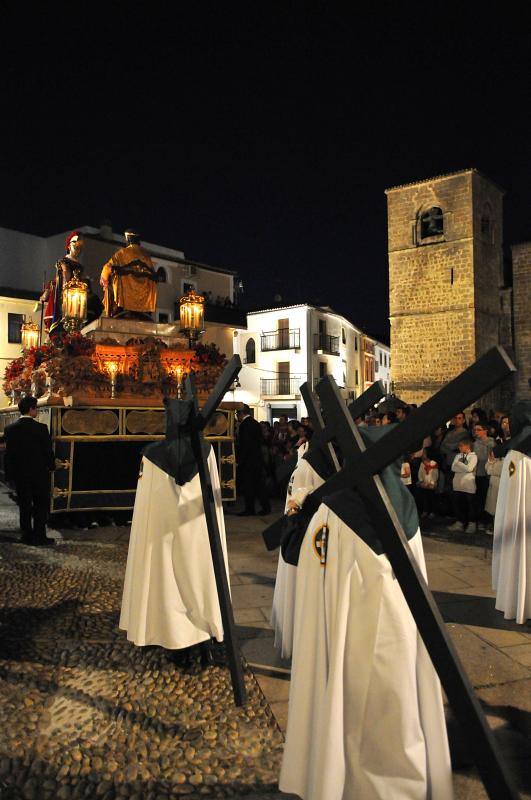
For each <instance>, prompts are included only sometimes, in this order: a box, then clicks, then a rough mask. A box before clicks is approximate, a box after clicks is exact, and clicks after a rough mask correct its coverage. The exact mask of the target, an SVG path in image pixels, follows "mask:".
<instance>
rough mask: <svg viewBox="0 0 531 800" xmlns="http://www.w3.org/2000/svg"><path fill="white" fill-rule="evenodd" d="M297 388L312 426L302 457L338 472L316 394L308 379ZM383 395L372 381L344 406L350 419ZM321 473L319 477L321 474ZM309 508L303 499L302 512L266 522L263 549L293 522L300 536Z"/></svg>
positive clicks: (287, 531)
mask: <svg viewBox="0 0 531 800" xmlns="http://www.w3.org/2000/svg"><path fill="white" fill-rule="evenodd" d="M300 392H301V395H302V398H303V400H304V403H305V405H306V409H307V411H308V416H309V417H310V421H311V423H312V427H313V436H312V439H311V442H310V448H309V450H308V452H307V453H305V455H304V458H305V459H306V461H307V462H308V463H309V464H310V466H312V467H313V468H314V469H315V471H316V472H318V473H319V474H321V472H320V469H322V467H323V466H324V467H325V472H324V474H327V472H326V470H328V474H333V473H334V472H338V471H339V469H340V466H339V461H338V459H337V455H336V451H335V450H334V447H333V446H332V444H331V439H332V438H333V437H332V435H331V433H330V431H329V430H328V429H327V427H326V426H325V422H324V420H323V416H322V414H321V409H320V408H319V405H318V404H317V402H316V397H315V395H314V393H313V392H312V390H311V389H310V385H309V383H307V382H306V383H303V384H302V385H301V387H300ZM384 395H385V389H384V385H383V383H382V382H381V381H376V383H374V384H373V385H372V386H370V387H369V388H368V389H367V390H366V391H365V392H363V394H361V395H360V396H359V397H358V399H357V400H355V401H354V402H353V403H351V404H350V406H349V407H348V410H349V412H350V413H351V415H352V419H356V418H357V417H359V416H361V415H363V414H365V413H366V412H367V411H368V410H369V409H370V408H372V406H373V405H374V404H375V403H377V402H378V400H380V399H381V398H382V397H384ZM323 458H324V464H323ZM321 477H323V475H322V474H321ZM309 497H312V495H309ZM311 508H313V506H310V505H308V500H307V501H306V502H305V503H304V506H303V511H304V513H301V515H297V517H296V518H291V519H288V518H287V517H286V516H282V517H280V519H278V520H276V521H275V522H273V523H272V524H271V525H269V526H268V527H267V528H266V529H265V530H264V531H263V534H262V535H263V538H264V542H265V545H266V547H267V549H268V550H275V549H276V548H277V547H279V546H280V545H281V543H282V541H283V539H284V537H285V536H286V535H288V536H290V531H291V529H292V528H293V526H296V527H297V528H298V529H299V533H298V539H300V537H301V536H304V532H305V531H304V530H303V528H305V526H304V521H305V520H306V519H307V520H308V522H309V520H310V518H311V517H312V515H313V513H314V511H312V510H311ZM295 549H296V548H295ZM290 563H291V562H290Z"/></svg>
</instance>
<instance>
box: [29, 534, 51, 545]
mask: <svg viewBox="0 0 531 800" xmlns="http://www.w3.org/2000/svg"><path fill="white" fill-rule="evenodd" d="M31 544H32V545H33V546H34V547H53V545H54V544H55V539H48V537H47V536H45V537H44V538H43V539H32V540H31Z"/></svg>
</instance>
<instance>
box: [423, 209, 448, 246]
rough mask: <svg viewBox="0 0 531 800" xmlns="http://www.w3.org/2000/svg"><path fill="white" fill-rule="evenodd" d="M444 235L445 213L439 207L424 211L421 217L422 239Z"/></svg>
mask: <svg viewBox="0 0 531 800" xmlns="http://www.w3.org/2000/svg"><path fill="white" fill-rule="evenodd" d="M443 233H444V226H443V212H442V209H440V208H438V207H437V206H433V208H430V210H429V211H424V213H423V214H421V215H420V238H421V239H427V238H428V237H429V236H441V235H442V234H443Z"/></svg>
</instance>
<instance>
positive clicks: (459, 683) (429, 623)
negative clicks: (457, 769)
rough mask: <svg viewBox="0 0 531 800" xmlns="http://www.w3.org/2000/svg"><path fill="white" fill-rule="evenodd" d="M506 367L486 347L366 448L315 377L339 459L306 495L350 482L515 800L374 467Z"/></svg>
mask: <svg viewBox="0 0 531 800" xmlns="http://www.w3.org/2000/svg"><path fill="white" fill-rule="evenodd" d="M514 370H515V368H514V366H513V365H512V363H511V361H510V360H509V358H508V357H507V355H506V354H505V352H504V351H503V350H502V349H501V348H493V349H492V350H491V351H489V352H488V353H487V354H485V355H484V356H482V357H481V358H480V359H479V360H478V361H477V362H476V363H475V364H473V365H472V366H471V367H469V368H468V369H467V370H465V372H463V373H462V374H461V375H460V376H458V377H457V378H455V379H454V380H453V381H451V382H450V383H449V384H448V385H447V386H445V387H444V388H443V389H442V390H441V391H440V392H438V393H437V394H436V395H435V396H434V397H432V398H431V400H428V401H427V402H426V403H425V404H424V405H423V406H422V407H421V408H420V409H418V410H415V411H412V412H411V413H410V415H409V417H408V418H407V420H406V421H405V422H403V423H400V424H399V425H398V426H397V427H396V428H395V429H394V430H392V431H390V432H389V434H388V435H387V436H384V437H383V438H382V439H381V440H379V442H377V443H375V444H374V445H371V447H370V448H369V449H366V448H365V445H364V442H363V440H362V437H361V435H360V433H359V431H358V430H357V428H356V426H355V425H354V423H353V420H352V417H351V416H350V415H349V414H348V412H347V410H346V408H345V406H344V403H343V400H342V398H341V395H340V393H339V390H338V388H337V386H336V384H335V381H334V380H333V378H331V377H330V376H326V377H325V378H323V379H322V380H321V381H320V382H319V383H318V384H317V386H316V391H317V394H318V396H319V399H320V401H321V404H322V407H323V409H324V412H325V415H326V421H327V426H326V427H327V430H328V435H329V436H330V437H332V436H333V437H334V438H335V439H336V440H337V442H338V444H339V447H340V448H341V451H342V453H343V456H344V458H345V467H344V468H343V469H342V470H341V471H340V472H339V473H337V474H335V475H332V477H331V478H329V479H328V480H327V481H326V482H325V484H324V485H323V486H322V487H320V488H319V489H317V490H316V491H315V492H313V493H312V494H311V495H310V496H309V497H308V500H309V501H310V504H311V506H315V507H316V508H317V507H318V506H319V504H320V502H321V500H322V498H323V497H325V496H326V495H329V494H331V493H332V492H333V491H336V490H338V489H341V488H352V487H355V488H356V489H357V490H358V492H359V494H360V495H361V496H362V497H363V499H364V500H365V502H366V503H367V504H368V506H369V508H370V510H371V516H372V518H373V520H374V524H375V527H376V529H377V531H378V536H379V538H380V540H381V542H382V544H383V547H384V550H385V553H386V555H387V557H388V558H389V561H390V563H391V566H392V568H393V572H394V574H395V576H396V578H397V580H398V581H399V584H400V587H401V589H402V592H403V594H404V597H405V599H406V602H407V604H408V606H409V609H410V611H411V614H412V615H413V618H414V619H415V622H416V624H417V627H418V630H419V633H420V635H421V637H422V639H423V641H424V644H425V646H426V649H427V650H428V653H429V655H430V658H431V660H432V663H433V665H434V667H435V669H436V671H437V673H438V675H439V678H440V680H441V684H442V686H443V688H444V690H445V692H446V694H447V697H448V700H449V702H450V704H451V706H452V709H453V711H454V714H455V716H456V718H457V719H458V720H459V722H460V724H461V726H462V729H463V732H464V734H465V736H466V739H467V741H468V743H469V745H470V748H471V750H472V753H473V755H474V759H475V762H476V766H477V768H478V771H479V773H480V775H481V778H482V780H483V783H484V785H485V789H486V790H487V793H488V795H489V797H490V798H491V800H515V798H517V797H518V793H517V792H516V789H515V788H514V786H513V782H512V780H511V777H510V775H509V773H508V772H507V769H506V767H505V765H504V763H503V761H502V758H501V755H500V753H499V751H498V748H497V745H496V742H495V740H494V737H493V735H492V732H491V730H490V728H489V725H488V723H487V721H486V719H485V717H484V714H483V711H482V709H481V706H480V704H479V702H478V700H477V698H476V696H475V694H474V691H473V689H472V686H471V684H470V682H469V680H468V677H467V675H466V672H465V670H464V668H463V666H462V664H461V662H460V660H459V657H458V655H457V652H456V650H455V648H454V646H453V643H452V641H451V639H450V637H449V636H448V633H447V631H446V626H445V624H444V620H443V619H442V617H441V614H440V612H439V609H438V608H437V605H436V603H435V601H434V599H433V596H432V594H431V592H430V590H429V588H428V586H427V584H426V581H425V580H424V577H423V575H422V573H421V572H420V569H419V567H418V565H417V563H416V561H415V559H414V557H413V555H412V553H411V549H410V547H409V544H408V542H407V539H406V536H405V533H404V531H403V529H402V526H401V524H400V522H399V520H398V517H397V515H396V513H395V511H394V508H393V506H392V504H391V501H390V500H389V497H388V495H387V492H386V491H385V489H384V487H383V484H382V481H381V479H380V477H379V476H378V474H377V473H378V472H379V471H380V470H381V469H383V468H384V467H385V466H387V465H388V464H390V463H391V462H392V461H394V460H395V459H396V458H397V457H398V456H400V455H401V454H403V453H405V452H408V451H409V450H410V449H411V447H412V446H413V443H415V442H418V441H419V439H421V438H422V437H423V436H426V435H427V434H428V433H429V432H430V431H431V430H433V429H434V428H435V427H437V425H439V424H441V423H442V422H443V421H445V420H447V419H448V418H449V417H451V416H453V415H454V413H456V412H457V411H458V410H460V409H461V408H463V407H465V406H467V405H469V404H470V403H472V402H473V401H474V400H476V399H477V398H478V397H480V396H481V395H482V394H484V393H485V392H486V391H488V390H489V389H491V388H492V387H493V386H495V385H496V384H497V383H499V382H500V381H501V380H503V379H504V378H505V377H507V376H508V375H509V374H510V373H511V372H512V371H514ZM308 500H307V501H306V502H308ZM303 510H306V503H305V504H304V506H303ZM351 527H352V529H353V530H355V529H356V520H354V519H353V520H352V523H351Z"/></svg>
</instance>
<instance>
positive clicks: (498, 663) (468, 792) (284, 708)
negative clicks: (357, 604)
mask: <svg viewBox="0 0 531 800" xmlns="http://www.w3.org/2000/svg"><path fill="white" fill-rule="evenodd" d="M2 502H3V503H4V506H3V508H5V509H6V511H7V510H8V506H9V501H8V500H6V499H5V494H4V495H3V496H0V529H4V531H7V532H5V533H4V534H3V537H2V538H3V539H4V543H3V544H0V556H1V557H2V560H0V587H2V588H1V589H0V591H1V592H2V594H1V602H2V605H3V606H4V609H3V611H2V613H1V615H0V622H1V627H0V634H1V635H2V638H4V637H6V638H5V639H4V641H5V644H4V647H3V650H2V654H1V658H0V702H1V705H0V709H2V710H0V717H1V718H0V756H1V760H0V797H1V798H2V799H3V798H4V797H6V798H7V797H22V798H27V800H32V799H33V798H39V797H47V798H48V797H49V798H55V797H58V798H59V799H60V800H68V798H78V797H103V798H104V799H105V800H111V798H114V797H133V798H135V800H140V798H147V799H148V800H151V798H152V799H153V800H163V799H164V798H170V797H176V796H181V795H185V796H187V797H203V796H207V797H208V796H211V797H216V796H217V797H226V796H234V795H236V796H240V797H241V796H244V797H246V798H247V800H261V798H266V797H267V798H271V799H273V798H274V799H275V800H281V798H282V799H283V800H287V798H288V796H287V795H283V794H282V793H280V792H278V787H277V783H276V781H277V779H278V772H279V768H280V762H281V752H282V742H283V738H282V734H281V732H280V730H279V727H278V726H280V729H281V730H285V726H286V721H287V712H288V696H289V677H290V673H289V666H290V665H289V663H288V662H285V661H282V660H281V659H280V658H279V657H278V655H277V654H276V652H275V650H274V648H273V633H272V631H271V629H270V626H269V616H270V610H271V602H272V596H273V587H274V579H275V574H276V563H277V558H278V555H277V554H276V553H267V551H266V550H265V548H264V546H263V543H262V538H261V535H260V532H261V530H263V528H264V526H265V525H266V524H267V522H268V520H269V519H273V518H274V517H273V516H272V517H269V518H262V517H237V516H234V515H233V514H230V513H228V514H227V515H226V523H227V531H228V542H229V554H230V557H229V560H230V568H231V586H232V599H233V606H234V613H235V618H236V622H237V623H238V630H239V635H240V639H241V646H242V651H243V653H244V656H245V658H246V660H247V663H248V665H249V669H248V670H247V673H246V682H247V686H248V689H249V692H250V697H251V703H250V705H249V706H248V707H247V708H246V709H245V710H241V709H239V710H238V709H235V708H234V706H233V703H232V699H231V698H232V696H231V689H230V681H229V678H228V674H227V671H226V669H225V668H224V667H223V665H222V664H221V663H218V664H216V665H214V666H211V667H208V668H206V669H202V668H201V667H200V665H199V662H196V663H194V664H193V665H192V666H191V667H190V668H189V669H183V668H182V667H179V666H178V665H176V664H175V663H173V662H172V661H171V660H170V659H169V658H168V657H167V655H166V654H165V652H164V651H162V650H161V649H160V648H142V649H140V648H135V647H133V646H132V645H130V644H129V643H128V642H127V641H126V640H125V636H124V635H123V634H122V633H121V632H119V631H118V630H117V625H116V623H117V618H118V610H119V604H120V598H121V581H122V580H123V569H124V563H125V558H126V553H127V540H128V534H129V530H128V528H123V527H122V528H120V527H110V528H99V529H98V528H97V529H94V530H89V531H75V530H74V531H72V530H64V531H62V536H63V537H64V540H63V541H61V542H60V543H59V544H58V546H57V547H56V548H54V549H51V548H50V549H47V550H45V551H43V550H36V549H35V548H28V547H25V546H23V545H20V544H14V543H13V541H14V540H15V537H16V535H17V534H16V532H14V530H13V529H14V528H15V527H16V526H15V525H13V524H12V518H13V510H12V509H11V508H9V513H7V514H6V515H5V517H4V516H2V505H1V503H2ZM277 511H278V509H277ZM9 520H11V522H10V521H9ZM9 528H11V529H12V530H11V531H9ZM485 543H486V544H487V547H485V546H484V545H485ZM489 544H490V543H489V540H488V537H486V536H477V537H472V539H470V538H468V539H466V538H465V537H461V538H456V537H455V535H451V534H450V533H448V532H447V531H446V529H445V526H444V524H443V523H442V521H440V524H438V525H433V524H432V525H431V530H429V529H427V530H426V531H425V536H424V548H425V552H426V560H427V564H428V572H429V580H430V586H431V588H432V590H433V591H434V594H435V598H436V600H437V602H438V604H439V606H440V608H441V611H442V613H443V616H444V618H445V620H446V622H447V624H448V628H449V631H450V633H451V635H452V637H453V639H454V641H455V644H456V647H457V649H458V651H459V654H460V656H461V658H462V660H463V663H464V665H465V668H466V670H467V672H468V675H469V676H470V679H471V681H472V683H473V685H474V687H475V689H476V691H477V693H478V696H479V698H480V700H481V702H482V703H483V706H484V709H485V712H486V713H487V716H488V719H489V722H490V724H491V726H492V727H493V729H494V730H495V735H496V737H497V739H498V741H499V743H500V746H501V749H502V752H503V753H504V756H505V758H506V759H507V761H508V764H509V768H510V770H511V772H512V773H513V774H514V776H515V778H516V780H517V782H518V784H519V787H520V790H521V791H522V797H531V786H530V783H529V778H528V776H527V775H526V768H527V767H528V764H529V756H530V755H531V744H530V736H531V628H530V627H528V626H518V625H516V624H515V623H513V622H508V621H505V620H504V619H503V617H502V615H501V614H500V613H498V612H496V611H495V610H494V601H493V592H492V590H491V588H490V549H489V547H488V545H489ZM13 596H14V597H16V598H17V601H16V603H13V600H12V598H13ZM8 597H9V598H10V600H9V602H7V598H8ZM6 634H7V636H6ZM271 712H272V713H271ZM273 715H274V716H273ZM448 717H449V730H450V733H451V746H452V756H453V759H454V767H455V770H454V779H455V781H454V782H455V789H456V800H480V798H485V797H486V794H485V792H484V789H483V787H482V784H481V781H480V780H479V778H478V777H477V775H476V773H475V771H474V769H473V768H472V767H471V759H470V756H469V754H468V752H467V748H466V744H465V743H464V742H463V740H462V738H461V737H460V735H459V729H458V727H457V726H456V724H455V722H454V720H453V719H452V717H451V712H449V711H448ZM275 720H276V722H275ZM23 731H25V732H26V733H25V734H24V735H22V732H23ZM28 743H29V745H28ZM527 771H529V770H527ZM14 776H15V777H14ZM56 779H59V784H58V785H57V784H55V783H54V781H55V780H56ZM15 780H16V787H15V786H13V782H14V781H15ZM61 782H62V783H61ZM2 786H3V787H4V788H3V790H2V788H1V787H2ZM323 800H324V799H323Z"/></svg>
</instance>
